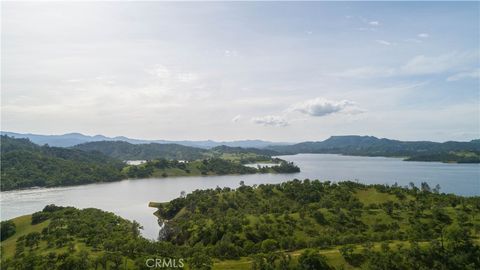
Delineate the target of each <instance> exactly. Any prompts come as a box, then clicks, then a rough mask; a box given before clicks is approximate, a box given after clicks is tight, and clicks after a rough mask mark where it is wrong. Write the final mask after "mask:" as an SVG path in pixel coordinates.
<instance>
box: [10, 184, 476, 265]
mask: <svg viewBox="0 0 480 270" xmlns="http://www.w3.org/2000/svg"><path fill="white" fill-rule="evenodd" d="M479 199H480V198H479V197H470V198H465V197H460V196H455V195H447V194H441V193H440V192H439V190H438V189H437V188H435V189H431V188H430V187H428V185H427V184H422V186H421V187H419V188H418V187H415V186H413V185H412V186H410V187H409V188H402V187H398V186H383V185H362V184H357V183H352V182H340V183H331V182H319V181H316V180H315V181H310V180H304V181H299V180H294V181H290V182H285V183H281V184H275V185H271V184H267V185H258V186H245V185H241V186H240V187H239V188H237V189H230V188H223V189H221V188H217V189H209V190H197V191H194V192H192V193H191V194H188V195H186V196H183V197H180V198H177V199H174V200H172V201H170V202H167V203H157V204H152V205H156V206H157V207H158V213H157V215H158V216H159V217H160V218H161V219H162V221H165V220H168V222H167V223H166V227H165V231H164V232H163V234H162V236H163V238H162V241H157V242H153V241H148V240H146V239H145V238H143V237H142V236H141V235H140V230H141V226H140V225H139V224H138V223H137V222H135V221H128V220H125V219H123V218H120V217H118V216H116V215H114V214H112V213H108V212H104V211H101V210H98V209H93V208H88V209H82V210H80V209H75V208H73V207H58V206H54V205H49V206H46V207H45V208H44V209H43V211H40V212H37V213H33V214H32V215H28V216H23V217H18V218H15V219H13V220H9V221H4V222H2V242H1V248H2V253H1V256H2V257H1V261H2V264H1V265H2V269H15V267H16V266H18V265H23V266H26V265H35V266H36V267H37V268H38V267H40V266H45V267H47V268H48V269H102V270H104V269H145V260H146V259H147V258H172V259H177V260H178V259H183V260H184V262H185V265H188V267H189V268H188V269H219V270H220V269H225V270H226V269H271V270H274V269H299V270H306V269H360V268H361V269H459V270H460V269H478V268H479V267H480V260H479V258H480V246H479V245H478V243H479V236H480V207H479V206H480V201H479ZM37 268H32V269H37ZM38 269H40V268H38Z"/></svg>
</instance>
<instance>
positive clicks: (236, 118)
mask: <svg viewBox="0 0 480 270" xmlns="http://www.w3.org/2000/svg"><path fill="white" fill-rule="evenodd" d="M240 119H242V116H241V115H240V114H239V115H237V116H235V117H233V118H232V122H233V123H237V122H238V121H240Z"/></svg>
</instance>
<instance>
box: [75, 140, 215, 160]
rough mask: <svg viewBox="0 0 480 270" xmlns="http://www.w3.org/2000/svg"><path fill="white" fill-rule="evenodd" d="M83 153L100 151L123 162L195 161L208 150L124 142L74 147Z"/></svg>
mask: <svg viewBox="0 0 480 270" xmlns="http://www.w3.org/2000/svg"><path fill="white" fill-rule="evenodd" d="M73 148H74V149H79V150H83V151H98V152H101V153H103V154H105V155H107V156H110V157H113V158H117V159H122V160H147V159H159V158H165V159H177V160H195V159H200V158H203V157H204V156H205V154H206V153H207V152H208V150H206V149H202V148H197V147H190V146H184V145H179V144H159V143H148V144H132V143H128V142H123V141H101V142H88V143H83V144H79V145H76V146H74V147H73Z"/></svg>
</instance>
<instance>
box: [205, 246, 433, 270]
mask: <svg viewBox="0 0 480 270" xmlns="http://www.w3.org/2000/svg"><path fill="white" fill-rule="evenodd" d="M397 244H402V245H403V246H404V247H408V246H409V245H410V243H409V242H408V241H391V242H390V244H389V246H390V248H392V249H393V250H395V249H396V248H397V247H396V245H397ZM427 244H428V242H420V243H419V245H420V247H425V246H426V245H427ZM341 247H342V246H335V247H333V248H329V249H321V250H319V253H320V254H321V255H323V256H325V257H326V258H327V262H328V264H330V265H331V266H334V267H335V268H340V269H360V268H357V267H354V266H352V265H350V264H348V263H347V262H346V261H345V259H344V258H343V256H342V255H341V254H340V251H339V249H340V248H341ZM380 247H381V243H374V244H373V250H376V251H378V250H380ZM362 248H363V247H362V246H361V245H355V251H356V252H360V251H361V250H362ZM303 251H305V250H304V249H301V250H295V251H290V252H286V253H287V254H288V255H290V256H291V258H292V261H293V262H294V263H296V262H297V260H298V258H299V256H300V255H301V254H302V252H303ZM251 266H252V259H251V258H249V257H242V258H240V259H238V260H224V261H219V260H216V261H215V262H214V265H213V269H214V270H233V269H238V270H247V269H251Z"/></svg>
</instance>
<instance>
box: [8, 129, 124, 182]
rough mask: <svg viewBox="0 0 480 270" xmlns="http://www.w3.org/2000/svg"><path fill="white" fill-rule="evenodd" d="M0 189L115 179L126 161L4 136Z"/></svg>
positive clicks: (95, 153)
mask: <svg viewBox="0 0 480 270" xmlns="http://www.w3.org/2000/svg"><path fill="white" fill-rule="evenodd" d="M1 160H2V166H1V179H2V181H1V190H2V191H4V190H10V189H18V188H26V187H33V186H39V187H43V186H66V185H77V184H87V183H94V182H106V181H115V180H119V179H121V178H122V175H121V169H122V167H123V166H124V164H123V162H121V161H119V160H116V159H113V158H110V157H108V156H106V155H104V154H102V153H100V152H85V151H81V150H78V149H67V148H61V147H49V146H38V145H36V144H34V143H32V142H30V141H29V140H28V139H14V138H11V137H8V136H1Z"/></svg>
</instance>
